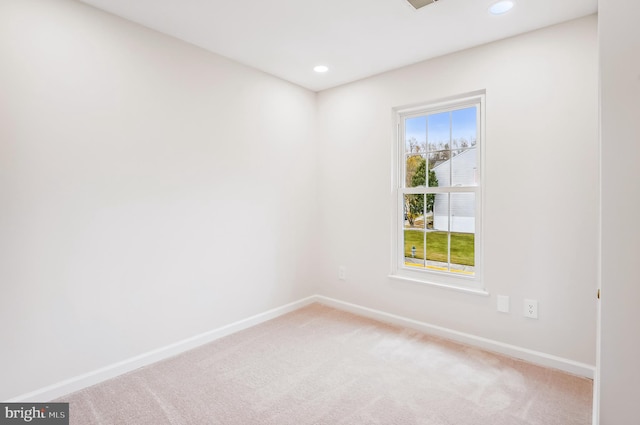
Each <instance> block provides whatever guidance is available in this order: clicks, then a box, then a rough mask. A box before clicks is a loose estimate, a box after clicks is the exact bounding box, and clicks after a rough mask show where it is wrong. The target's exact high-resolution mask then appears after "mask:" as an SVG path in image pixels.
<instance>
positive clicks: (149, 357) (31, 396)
mask: <svg viewBox="0 0 640 425" xmlns="http://www.w3.org/2000/svg"><path fill="white" fill-rule="evenodd" d="M316 301H317V299H316V297H315V296H311V297H307V298H303V299H301V300H298V301H295V302H292V303H289V304H286V305H283V306H280V307H276V308H274V309H271V310H269V311H265V312H264V313H260V314H256V315H255V316H251V317H249V318H246V319H243V320H239V321H237V322H234V323H231V324H229V325H226V326H222V327H220V328H217V329H214V330H211V331H208V332H204V333H202V334H199V335H195V336H193V337H191V338H187V339H183V340H182V341H178V342H176V343H173V344H170V345H167V346H165V347H161V348H158V349H156V350H152V351H149V352H147V353H144V354H140V355H139V356H135V357H132V358H130V359H127V360H123V361H121V362H118V363H115V364H112V365H109V366H105V367H103V368H100V369H98V370H94V371H92V372H88V373H85V374H83V375H80V376H76V377H73V378H70V379H67V380H65V381H62V382H58V383H56V384H53V385H49V386H47V387H44V388H40V389H38V390H36V391H32V392H30V393H27V394H23V395H20V396H18V397H14V398H12V399H10V400H6V401H7V402H9V403H19V402H47V401H51V400H53V399H56V398H60V397H63V396H65V395H67V394H70V393H72V392H75V391H79V390H81V389H83V388H87V387H90V386H91V385H95V384H98V383H100V382H103V381H106V380H107V379H111V378H115V377H116V376H119V375H122V374H124V373H127V372H131V371H133V370H135V369H138V368H141V367H143V366H147V365H150V364H152V363H155V362H158V361H160V360H164V359H167V358H169V357H172V356H175V355H177V354H180V353H183V352H185V351H188V350H191V349H193V348H196V347H199V346H201V345H203V344H206V343H208V342H211V341H215V340H216V339H219V338H222V337H224V336H227V335H230V334H232V333H235V332H238V331H241V330H243V329H247V328H250V327H251V326H255V325H258V324H260V323H262V322H266V321H267V320H271V319H274V318H276V317H278V316H282V315H283V314H286V313H289V312H291V311H294V310H297V309H299V308H301V307H304V306H305V305H308V304H311V303H313V302H316Z"/></svg>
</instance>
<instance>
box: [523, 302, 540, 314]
mask: <svg viewBox="0 0 640 425" xmlns="http://www.w3.org/2000/svg"><path fill="white" fill-rule="evenodd" d="M524 317H528V318H530V319H537V318H538V300H527V299H525V300H524Z"/></svg>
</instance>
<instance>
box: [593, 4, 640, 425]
mask: <svg viewBox="0 0 640 425" xmlns="http://www.w3.org/2000/svg"><path fill="white" fill-rule="evenodd" d="M598 8H599V13H598V29H599V43H600V90H601V92H600V93H601V94H600V96H601V100H600V102H601V112H600V119H601V152H602V155H601V173H602V174H601V178H602V245H601V246H602V260H601V261H602V263H601V264H602V265H601V286H602V305H601V323H600V334H601V336H600V347H601V348H600V359H599V368H600V403H599V405H598V406H597V407H599V409H600V418H599V419H600V422H599V423H600V424H602V425H618V424H634V423H638V396H637V394H638V390H637V388H638V382H640V368H639V367H638V361H639V359H640V331H638V313H637V312H638V303H639V302H640V279H638V257H639V255H640V249H639V248H638V246H639V241H640V223H639V222H638V211H639V210H640V183H639V182H640V168H639V166H638V165H639V164H640V121H639V120H638V118H639V117H640V103H639V102H638V99H640V56H638V52H640V28H639V27H638V17H640V4H639V3H638V2H637V1H632V0H599V2H598Z"/></svg>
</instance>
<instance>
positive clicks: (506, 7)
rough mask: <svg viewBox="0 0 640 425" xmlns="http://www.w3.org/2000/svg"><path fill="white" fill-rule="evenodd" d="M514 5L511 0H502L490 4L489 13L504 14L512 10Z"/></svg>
mask: <svg viewBox="0 0 640 425" xmlns="http://www.w3.org/2000/svg"><path fill="white" fill-rule="evenodd" d="M513 6H514V3H513V1H511V0H502V1H499V2H497V3H493V4H492V5H491V6H489V13H491V14H492V15H502V14H505V13H507V12H508V11H510V10H511V9H512V8H513Z"/></svg>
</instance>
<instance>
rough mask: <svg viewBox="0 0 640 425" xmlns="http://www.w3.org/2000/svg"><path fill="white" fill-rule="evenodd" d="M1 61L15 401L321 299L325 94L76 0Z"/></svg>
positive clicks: (5, 303) (0, 38)
mask: <svg viewBox="0 0 640 425" xmlns="http://www.w3.org/2000/svg"><path fill="white" fill-rule="evenodd" d="M0 58H1V59H0V60H1V65H0V93H1V95H0V199H1V200H2V208H0V289H1V296H0V323H2V337H1V343H0V399H7V398H10V397H14V396H18V395H20V394H23V393H26V392H29V391H32V390H35V389H38V388H40V387H43V386H45V385H49V384H53V383H56V382H58V381H61V380H63V379H66V378H70V377H74V376H77V375H79V374H82V373H85V372H88V371H92V370H95V369H97V368H99V367H102V366H105V365H110V364H113V363H115V362H117V361H121V360H124V359H128V358H130V357H132V356H135V355H138V354H140V353H144V352H147V351H148V350H152V349H155V348H158V347H162V346H164V345H166V344H169V343H174V342H176V341H179V340H181V339H183V338H187V337H190V336H192V335H195V334H198V333H201V332H204V331H209V330H211V329H214V328H216V327H219V326H221V325H224V324H227V323H230V322H233V321H235V320H239V319H243V318H246V317H248V316H251V315H253V314H256V313H259V312H263V311H265V310H268V309H270V308H273V307H276V306H280V305H283V304H285V303H288V302H291V301H294V300H298V299H300V298H302V297H305V296H308V295H310V294H312V293H314V292H315V291H314V290H313V289H312V288H311V286H310V284H309V282H310V280H309V279H308V277H309V276H310V275H311V273H310V271H309V267H310V265H311V264H312V258H313V253H314V252H313V240H314V239H313V234H312V226H313V223H314V222H315V220H314V211H316V205H315V202H316V200H315V197H314V193H313V190H310V189H309V188H310V187H311V188H313V187H314V184H315V175H316V165H315V159H314V158H315V156H316V155H315V150H314V149H315V148H314V145H315V140H314V137H315V117H316V104H315V97H316V96H315V94H314V93H312V92H310V91H307V90H304V89H301V88H299V87H297V86H294V85H291V84H289V83H286V82H283V81H281V80H278V79H276V78H273V77H270V76H268V75H266V74H263V73H260V72H257V71H255V70H252V69H249V68H246V67H243V66H241V65H238V64H236V63H233V62H231V61H229V60H226V59H224V58H221V57H219V56H216V55H213V54H210V53H207V52H205V51H203V50H201V49H198V48H196V47H193V46H190V45H187V44H185V43H182V42H179V41H177V40H175V39H173V38H170V37H166V36H163V35H160V34H158V33H155V32H153V31H150V30H147V29H145V28H143V27H141V26H138V25H134V24H131V23H128V22H126V21H124V20H122V19H119V18H116V17H113V16H110V15H108V14H105V13H103V12H99V11H97V10H95V9H92V8H90V7H87V6H85V5H82V4H79V3H77V2H74V1H67V0H13V1H7V0H5V1H2V2H1V3H0Z"/></svg>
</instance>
